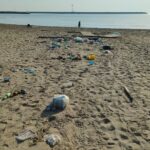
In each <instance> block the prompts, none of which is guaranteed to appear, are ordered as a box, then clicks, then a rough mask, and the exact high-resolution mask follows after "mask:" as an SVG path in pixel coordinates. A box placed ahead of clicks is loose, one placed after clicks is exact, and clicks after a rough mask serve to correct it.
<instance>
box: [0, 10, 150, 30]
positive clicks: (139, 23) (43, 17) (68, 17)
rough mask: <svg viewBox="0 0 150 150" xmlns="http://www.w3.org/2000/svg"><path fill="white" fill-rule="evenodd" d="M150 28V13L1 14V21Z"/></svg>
mask: <svg viewBox="0 0 150 150" xmlns="http://www.w3.org/2000/svg"><path fill="white" fill-rule="evenodd" d="M79 21H81V27H87V28H119V29H150V15H148V14H51V13H30V14H0V23H2V24H17V25H26V24H31V25H38V26H51V27H52V26H56V27H77V26H78V22H79Z"/></svg>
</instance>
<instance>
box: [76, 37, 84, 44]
mask: <svg viewBox="0 0 150 150" xmlns="http://www.w3.org/2000/svg"><path fill="white" fill-rule="evenodd" d="M74 40H75V42H76V43H83V42H84V40H83V38H81V37H76V38H74Z"/></svg>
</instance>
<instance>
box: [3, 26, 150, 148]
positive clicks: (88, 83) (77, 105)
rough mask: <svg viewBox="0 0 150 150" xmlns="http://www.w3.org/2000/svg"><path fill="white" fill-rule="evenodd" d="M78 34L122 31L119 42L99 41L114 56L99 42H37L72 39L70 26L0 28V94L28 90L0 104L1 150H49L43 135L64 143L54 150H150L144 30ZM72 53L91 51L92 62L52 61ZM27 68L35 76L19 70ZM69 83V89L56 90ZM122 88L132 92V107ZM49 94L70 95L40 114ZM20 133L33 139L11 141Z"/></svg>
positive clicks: (149, 72) (149, 63)
mask: <svg viewBox="0 0 150 150" xmlns="http://www.w3.org/2000/svg"><path fill="white" fill-rule="evenodd" d="M82 30H83V29H82ZM84 30H85V31H91V32H92V33H93V32H94V33H96V34H105V33H108V32H111V31H115V32H116V31H117V32H120V33H121V34H122V38H115V39H105V38H102V42H103V43H104V44H109V45H111V46H113V47H114V49H113V50H112V52H113V57H110V56H109V55H104V54H103V52H102V48H101V46H102V44H101V43H94V44H87V43H86V42H85V43H82V44H80V43H75V42H74V41H73V40H70V41H67V42H62V43H61V48H60V49H55V50H48V45H51V43H52V40H51V39H39V38H38V36H52V35H53V36H56V35H58V36H59V35H69V36H71V35H72V34H73V33H67V32H68V31H75V29H71V28H47V27H34V28H26V27H24V26H9V25H0V65H1V68H3V70H2V69H1V72H0V95H4V94H5V93H7V92H10V91H12V90H14V89H18V88H20V87H24V88H25V89H26V91H27V95H25V96H23V95H18V96H15V97H12V98H9V99H7V100H5V101H2V102H0V150H49V149H51V148H50V147H49V146H48V145H47V144H46V143H45V142H44V141H43V136H44V135H45V134H48V133H58V134H60V135H61V138H62V140H61V143H60V144H59V145H56V146H55V147H54V148H53V150H149V149H150V91H149V90H150V31H149V30H147V31H146V30H98V29H84ZM74 34H75V33H74ZM87 48H89V49H90V51H87V50H86V49H87ZM70 52H73V53H75V54H76V53H80V54H81V56H84V55H87V54H90V53H94V54H95V55H96V60H95V64H94V65H91V66H89V65H88V61H87V60H85V59H82V60H80V61H71V60H69V59H67V60H58V59H56V58H58V57H59V56H63V57H67V55H68V53H70ZM25 67H32V68H34V69H35V70H36V75H35V76H32V75H31V74H25V73H24V72H22V71H21V69H23V68H25ZM12 68H15V69H16V72H12V71H11V69H12ZM5 76H10V77H11V82H10V83H3V82H2V79H3V77H5ZM68 82H72V83H73V86H72V87H69V88H62V85H63V84H64V83H68ZM123 86H126V87H127V88H128V89H129V90H130V93H131V95H132V97H133V102H132V103H130V102H129V100H128V98H127V96H126V95H125V93H124V91H123ZM55 94H66V95H68V96H69V97H70V105H69V106H68V107H67V109H66V110H65V111H63V112H60V113H57V114H54V115H51V116H50V115H47V116H43V115H42V112H43V110H44V109H45V107H46V106H47V105H48V104H49V103H50V102H51V100H52V97H53V96H54V95H55ZM24 129H30V130H32V131H34V132H36V133H37V134H38V140H37V141H32V140H27V141H25V142H23V143H21V144H17V142H16V140H15V136H16V135H17V134H18V133H20V132H22V131H23V130H24Z"/></svg>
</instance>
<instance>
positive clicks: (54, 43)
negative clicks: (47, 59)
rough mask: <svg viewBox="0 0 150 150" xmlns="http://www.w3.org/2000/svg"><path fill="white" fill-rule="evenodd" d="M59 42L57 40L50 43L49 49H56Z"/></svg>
mask: <svg viewBox="0 0 150 150" xmlns="http://www.w3.org/2000/svg"><path fill="white" fill-rule="evenodd" d="M60 47H61V46H60V43H57V42H52V45H51V46H50V49H57V48H60Z"/></svg>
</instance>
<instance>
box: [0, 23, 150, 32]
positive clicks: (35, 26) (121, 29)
mask: <svg viewBox="0 0 150 150" xmlns="http://www.w3.org/2000/svg"><path fill="white" fill-rule="evenodd" d="M0 26H1V27H27V25H18V24H5V23H0ZM31 26H32V27H31V28H32V29H36V28H47V29H65V30H68V29H72V30H110V31H111V30H116V31H127V30H129V31H130V30H133V31H147V30H150V29H132V28H92V27H91V28H86V27H83V28H82V27H81V28H80V29H79V28H78V27H59V26H40V25H32V24H31Z"/></svg>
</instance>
